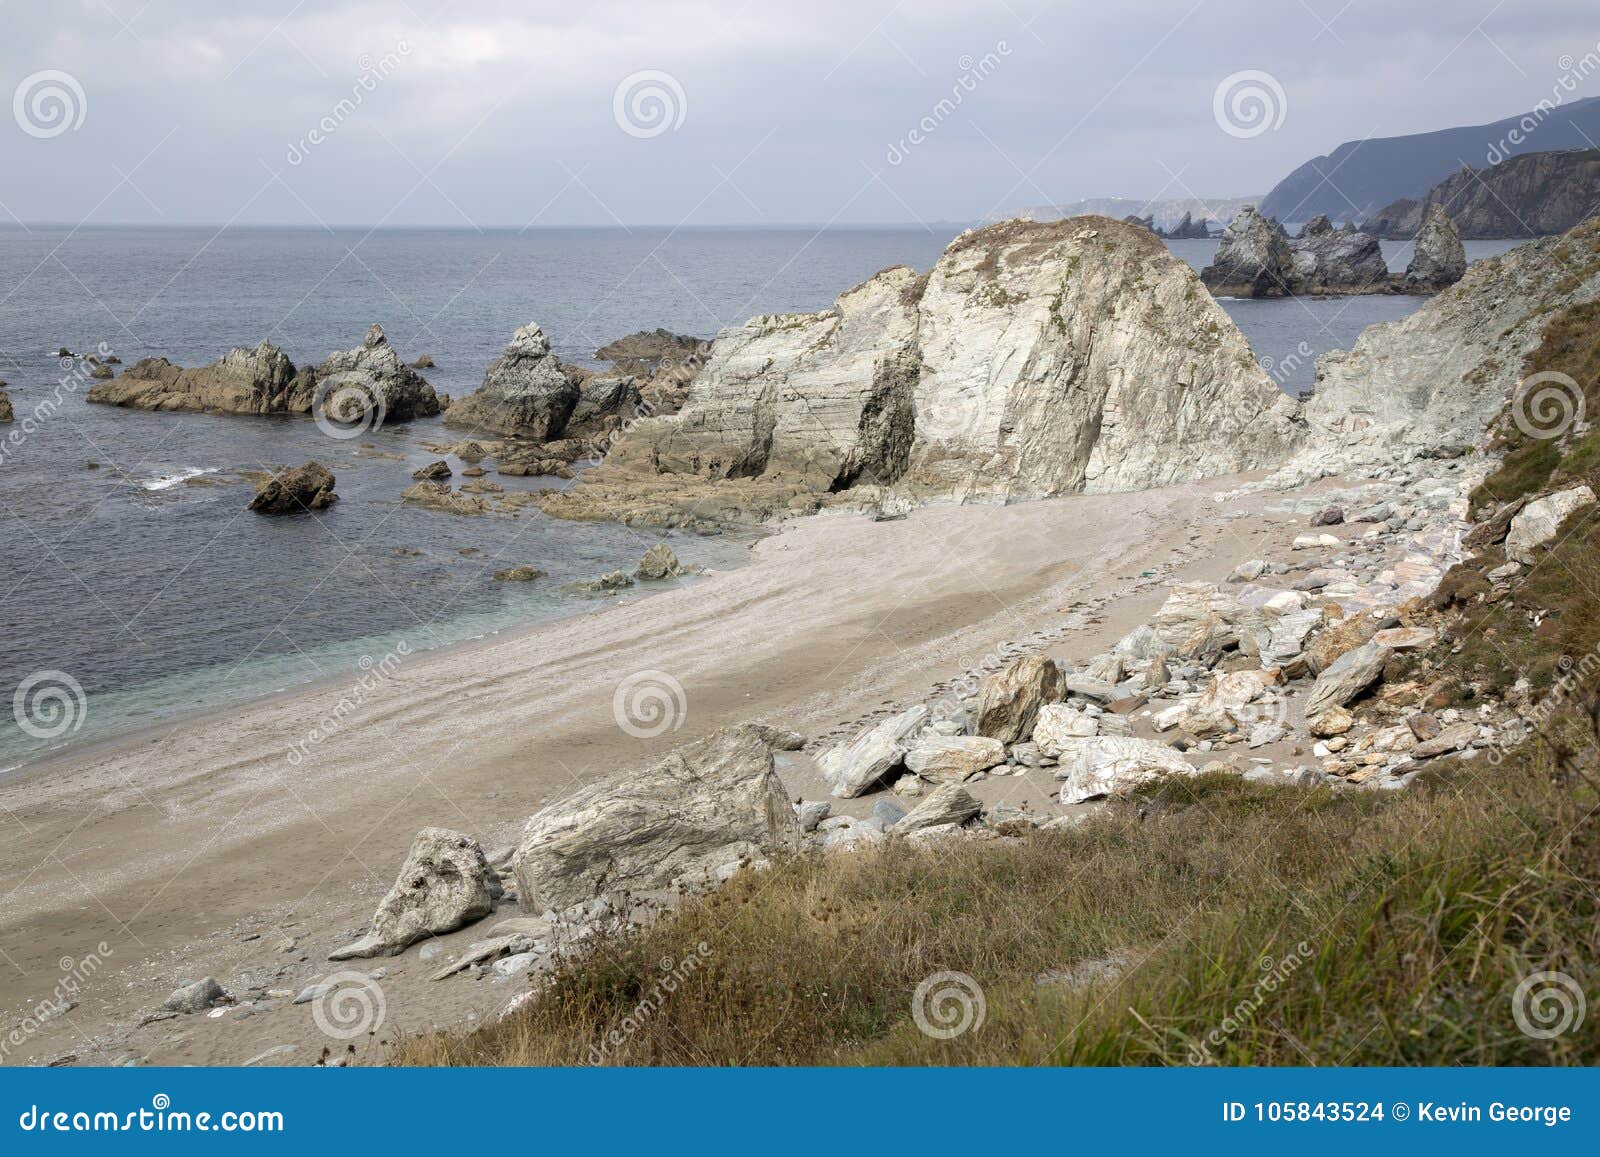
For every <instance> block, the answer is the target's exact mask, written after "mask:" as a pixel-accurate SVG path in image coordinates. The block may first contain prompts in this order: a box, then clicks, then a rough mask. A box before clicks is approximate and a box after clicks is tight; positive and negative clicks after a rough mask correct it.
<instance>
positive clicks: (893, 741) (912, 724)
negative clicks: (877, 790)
mask: <svg viewBox="0 0 1600 1157" xmlns="http://www.w3.org/2000/svg"><path fill="white" fill-rule="evenodd" d="M927 720H928V709H927V708H926V707H924V706H922V704H920V703H919V704H917V705H916V706H915V707H911V708H909V709H907V710H905V711H903V712H901V713H900V714H899V715H894V716H891V717H890V718H888V719H885V720H884V721H883V722H882V723H879V724H876V725H875V726H872V727H868V728H867V729H865V730H864V731H862V732H861V733H860V734H859V735H857V736H856V737H855V738H854V739H853V740H851V741H850V742H849V743H848V744H846V745H845V746H844V747H836V748H834V749H833V750H832V751H826V752H824V753H823V754H822V755H820V756H818V757H817V767H818V768H819V769H820V770H821V771H822V774H823V776H824V778H826V779H827V781H828V785H829V787H830V788H831V789H832V791H833V795H834V798H836V799H849V798H850V797H851V796H857V795H860V794H861V793H862V792H864V791H866V790H867V789H868V788H870V787H872V786H873V785H875V784H877V783H878V782H879V781H881V780H882V779H883V778H884V776H886V775H888V774H889V773H890V772H891V771H893V770H894V769H895V768H897V767H899V766H900V765H901V763H903V762H904V761H905V757H906V749H907V743H906V741H907V740H908V739H909V738H910V737H911V736H912V735H914V734H915V733H916V732H917V731H919V730H921V728H922V725H923V724H924V723H926V722H927Z"/></svg>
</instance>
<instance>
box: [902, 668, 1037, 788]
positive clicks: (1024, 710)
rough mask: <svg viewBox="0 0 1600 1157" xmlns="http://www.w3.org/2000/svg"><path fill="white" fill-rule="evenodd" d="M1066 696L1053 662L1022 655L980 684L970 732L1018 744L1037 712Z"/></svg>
mask: <svg viewBox="0 0 1600 1157" xmlns="http://www.w3.org/2000/svg"><path fill="white" fill-rule="evenodd" d="M1066 694H1067V685H1066V679H1065V677H1064V676H1063V675H1062V673H1061V668H1060V667H1057V666H1056V665H1055V663H1054V661H1052V660H1051V659H1049V658H1047V657H1045V656H1043V655H1024V656H1023V657H1022V658H1020V659H1018V660H1017V661H1016V662H1014V663H1012V664H1011V665H1010V666H1008V667H1005V668H1003V669H1001V670H999V671H996V672H995V673H994V674H993V675H990V676H989V677H988V678H987V679H985V680H984V681H983V687H982V689H981V690H980V691H979V694H978V719H977V724H976V726H975V727H974V730H975V731H976V732H977V733H978V734H979V735H985V736H988V737H989V738H991V739H997V740H999V741H1000V742H1001V743H1017V742H1020V741H1021V740H1024V739H1027V738H1028V737H1029V736H1030V735H1032V734H1033V725H1034V723H1035V722H1036V721H1037V720H1038V718H1039V708H1041V707H1043V706H1044V705H1045V704H1047V703H1059V702H1061V700H1062V699H1064V698H1065V697H1066ZM995 762H997V763H998V762H999V760H996V761H995ZM913 770H915V769H914V768H913Z"/></svg>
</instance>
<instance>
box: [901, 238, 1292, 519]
mask: <svg viewBox="0 0 1600 1157" xmlns="http://www.w3.org/2000/svg"><path fill="white" fill-rule="evenodd" d="M918 336H919V345H920V349H921V354H922V373H921V376H920V377H919V379H918V382H917V388H916V394H915V401H916V442H915V444H914V445H913V448H912V454H911V458H912V462H911V469H910V473H909V477H908V479H907V487H908V488H909V489H911V490H912V491H917V490H926V491H931V492H933V493H936V494H937V493H941V492H942V493H947V494H950V495H952V496H955V497H963V498H979V499H1007V498H1038V497H1044V496H1047V495H1052V494H1063V493H1071V492H1076V491H1115V490H1137V489H1143V488H1145V487H1150V486H1159V485H1163V484H1165V483H1169V482H1177V481H1183V480H1187V479H1192V478H1202V477H1208V476H1212V475H1218V474H1228V473H1233V472H1235V471H1239V470H1249V469H1254V468H1256V467H1261V466H1267V465H1272V464H1275V463H1277V462H1280V461H1282V460H1283V458H1284V457H1285V456H1286V455H1287V454H1288V452H1289V450H1290V448H1291V444H1292V442H1293V439H1294V437H1295V433H1296V428H1295V425H1294V415H1295V411H1296V405H1295V403H1294V402H1293V401H1292V400H1291V399H1290V398H1288V397H1287V396H1285V395H1284V393H1283V392H1282V391H1281V390H1279V389H1278V388H1277V387H1276V386H1275V385H1273V383H1272V381H1271V380H1270V379H1269V378H1268V377H1267V375H1266V374H1265V373H1263V372H1262V370H1261V368H1260V367H1259V366H1258V365H1257V364H1256V361H1255V359H1254V358H1253V357H1252V356H1251V353H1250V347H1249V344H1248V343H1247V342H1246V341H1245V339H1244V335H1242V334H1241V333H1240V332H1239V331H1238V329H1237V328H1236V327H1235V326H1234V324H1233V322H1232V321H1231V320H1230V319H1229V318H1228V316H1227V314H1226V313H1224V312H1223V310H1222V308H1221V307H1220V306H1219V305H1217V304H1216V302H1215V301H1213V300H1212V299H1211V295H1210V294H1209V293H1207V292H1206V291H1205V289H1204V287H1203V286H1201V284H1200V282H1199V279H1198V278H1197V277H1196V276H1195V274H1194V272H1193V271H1192V270H1191V269H1190V268H1189V266H1188V265H1186V264H1185V263H1184V262H1182V261H1180V260H1178V259H1177V258H1175V257H1173V256H1172V255H1171V254H1170V253H1169V252H1168V251H1167V248H1166V246H1164V245H1163V244H1162V243H1161V241H1160V239H1159V238H1157V237H1155V236H1154V235H1152V234H1151V233H1149V231H1148V230H1142V229H1139V228H1136V227H1133V226H1129V225H1126V224H1124V223H1122V222H1117V221H1111V220H1109V219H1106V218H1094V217H1086V218H1073V219H1069V220H1066V221H1062V222H1056V223H1053V224H1050V225H1036V224H1032V223H1023V222H1010V223H1006V224H1002V225H997V226H993V227H991V228H989V229H984V230H981V231H978V232H975V233H967V234H963V235H962V236H961V237H959V238H957V239H956V240H955V242H953V243H952V244H951V246H950V247H949V248H948V249H947V250H945V253H944V256H943V257H942V258H941V259H940V260H939V263H938V264H937V265H936V266H935V267H934V270H933V273H932V275H931V276H930V277H929V279H928V287H927V290H926V292H925V293H924V294H923V296H922V302H921V309H920V324H919V334H918Z"/></svg>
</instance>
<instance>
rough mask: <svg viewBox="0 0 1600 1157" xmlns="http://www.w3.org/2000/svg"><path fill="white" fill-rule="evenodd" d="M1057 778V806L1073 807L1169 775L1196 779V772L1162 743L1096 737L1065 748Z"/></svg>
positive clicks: (1130, 738)
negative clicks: (1072, 805) (1058, 803)
mask: <svg viewBox="0 0 1600 1157" xmlns="http://www.w3.org/2000/svg"><path fill="white" fill-rule="evenodd" d="M1057 774H1058V775H1061V776H1062V778H1063V780H1064V781H1065V782H1063V783H1062V785H1061V802H1062V803H1064V804H1074V803H1082V802H1083V801H1084V800H1089V799H1096V798H1098V797H1100V796H1104V795H1118V794H1120V793H1122V792H1126V791H1132V790H1133V789H1134V788H1136V787H1140V786H1142V785H1143V784H1146V783H1150V782H1151V781H1153V780H1157V779H1164V778H1165V777H1167V776H1169V775H1198V774H1199V769H1198V768H1197V767H1195V766H1194V764H1192V763H1190V762H1189V761H1188V760H1187V759H1185V758H1183V756H1181V755H1179V754H1178V753H1177V752H1176V751H1174V750H1173V749H1172V748H1170V747H1168V746H1167V745H1166V744H1165V743H1158V742H1156V741H1155V740H1153V739H1135V738H1132V737H1130V736H1116V735H1099V736H1096V737H1095V738H1093V739H1077V740H1073V741H1071V742H1070V743H1069V744H1067V745H1066V746H1065V747H1064V749H1063V750H1062V752H1061V767H1060V769H1059V771H1058V772H1057Z"/></svg>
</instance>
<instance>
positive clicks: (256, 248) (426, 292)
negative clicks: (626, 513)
mask: <svg viewBox="0 0 1600 1157" xmlns="http://www.w3.org/2000/svg"><path fill="white" fill-rule="evenodd" d="M954 232H955V229H954V228H953V227H952V229H951V230H950V231H949V233H937V234H935V233H930V232H928V231H926V230H923V229H828V230H824V231H821V232H817V231H814V230H801V229H770V230H748V229H693V230H690V229H683V230H677V231H668V230H662V229H654V230H650V229H635V230H631V231H627V230H622V229H612V230H530V231H527V232H522V233H515V232H487V233H476V232H471V231H454V230H436V231H430V230H382V231H376V232H368V231H363V230H349V231H304V230H275V229H227V230H221V231H218V230H212V229H189V228H183V229H176V228H174V229H137V228H132V229H130V228H117V229H113V228H82V229H78V230H75V231H68V230H65V229H33V230H28V229H23V228H18V227H11V228H8V229H0V379H3V380H5V381H6V382H7V383H8V392H9V394H10V397H11V399H12V402H13V405H14V407H15V409H16V413H17V415H18V418H19V421H18V422H17V423H16V424H15V425H14V426H11V427H0V446H3V455H0V515H3V522H4V531H3V532H0V701H3V700H6V699H11V700H13V702H12V703H11V707H12V710H6V704H5V703H4V702H0V768H3V767H8V766H14V765H16V764H18V763H19V762H23V761H25V760H28V759H31V758H35V757H38V756H40V755H41V754H45V753H48V752H53V751H55V750H56V749H58V748H60V747H62V746H63V745H66V744H70V743H74V742H79V741H82V740H85V739H89V738H91V737H95V736H105V735H108V734H111V733H115V732H118V731H121V730H126V729H128V728H131V727H137V726H141V725H147V724H151V723H156V722H159V721H161V720H163V719H167V718H170V717H173V716H175V715H177V714H180V713H184V712H188V711H193V710H196V709H200V708H205V707H211V706H216V705H218V704H222V703H226V702H229V701H234V700H239V699H243V698H248V697H252V696H255V695H259V694H262V693H265V692H270V691H274V690H277V689H281V688H286V687H292V686H294V685H295V684H299V683H304V682H307V681H311V680H317V679H324V678H340V677H349V678H351V679H352V680H354V679H355V678H358V677H359V676H360V674H361V673H362V672H363V671H364V670H365V669H366V667H367V666H368V665H370V664H372V663H376V662H381V661H382V660H383V658H384V656H386V655H390V654H394V653H396V649H397V648H403V649H404V650H405V651H408V652H410V653H416V652H418V651H422V650H425V649H428V648H432V647H437V646H442V645H446V644H449V643H454V642H460V641H463V640H466V639H471V638H475V637H479V636H483V635H486V634H489V633H492V632H495V631H498V630H502V629H506V628H508V627H512V626H516V625H520V624H525V623H531V622H538V621H542V620H546V619H549V618H552V617H557V616H562V615H570V614H577V613H583V612H585V611H590V610H593V609H595V607H596V600H595V599H594V598H593V597H592V596H584V595H578V594H573V593H570V592H565V591H563V590H561V589H560V587H561V585H562V584H564V583H566V582H568V581H570V580H574V579H579V578H587V577H592V576H593V575H595V574H597V573H600V572H603V571H606V570H611V569H614V568H616V567H619V566H625V567H631V565H632V563H633V562H634V561H635V560H636V559H637V558H638V557H639V555H640V554H642V553H643V551H644V550H645V549H646V548H647V547H649V546H650V545H652V544H653V543H654V542H655V541H657V540H658V538H659V537H661V536H658V535H655V534H649V533H644V532H639V531H633V530H629V529H627V528H623V527H615V526H605V525H593V524H586V523H568V522H562V521H559V520H555V519H549V518H546V517H544V516H543V515H542V514H540V513H539V512H538V511H537V510H535V509H532V508H527V509H524V510H523V511H522V512H521V513H520V514H519V515H518V516H517V517H515V518H509V517H504V518H502V517H490V518H462V517H459V516H454V515H448V514H441V513H437V512H433V511H427V510H419V509H416V508H412V507H407V506H404V505H402V504H401V502H400V499H399V495H400V491H401V490H402V489H403V488H404V487H405V486H406V485H408V484H409V483H410V474H411V471H412V470H414V469H415V468H416V467H417V466H419V465H421V464H423V463H424V462H427V461H431V460H432V459H433V458H435V457H437V455H435V454H432V453H430V452H429V451H427V450H426V449H425V448H424V447H423V445H422V443H423V442H425V441H439V440H447V439H451V440H453V439H452V435H450V434H448V433H447V432H446V431H445V430H444V429H443V428H442V427H441V426H440V424H439V423H438V421H437V419H432V420H426V421H421V422H413V423H409V424H396V425H389V426H386V427H384V428H383V429H381V430H379V431H377V432H375V433H373V434H371V435H369V436H365V437H363V438H362V439H360V440H356V441H339V440H335V439H331V438H329V437H327V436H326V435H324V434H323V433H321V431H320V430H319V429H318V427H317V426H316V425H315V423H312V422H310V421H308V420H305V419H262V418H230V417H219V416H213V415H171V414H147V413H140V412H136V411H129V410H118V409H113V408H108V407H100V406H90V405H87V404H86V403H85V402H84V401H83V394H84V393H85V392H86V390H87V387H88V385H89V384H91V383H89V382H87V381H86V380H84V379H82V378H81V377H80V376H79V375H78V373H75V372H73V370H72V367H71V366H70V365H64V364H63V363H61V362H60V361H59V360H58V357H57V354H56V351H57V350H58V349H59V348H60V347H63V346H64V347H67V348H68V349H71V350H76V351H80V352H82V351H92V350H94V349H96V348H97V347H99V346H100V345H101V344H102V343H104V345H105V346H106V347H108V348H109V349H110V350H111V351H113V352H114V353H115V354H116V355H117V356H118V357H120V358H121V359H122V361H123V362H124V363H126V364H129V365H131V364H132V363H133V362H135V361H137V360H138V359H140V358H143V357H150V356H157V355H159V356H164V357H167V358H169V359H171V360H172V361H174V362H176V363H178V364H180V365H198V364H202V363H205V362H209V361H213V360H215V359H216V358H217V357H218V356H219V355H221V354H222V353H223V352H224V351H226V350H227V349H229V348H231V347H233V346H253V345H255V344H256V343H257V342H260V341H262V340H263V339H267V340H271V341H273V342H275V343H276V344H278V345H280V346H282V347H283V348H284V350H285V351H286V352H287V353H288V354H289V356H290V357H291V358H293V359H294V360H295V361H296V362H297V363H303V362H307V361H312V362H314V361H318V360H321V359H322V358H323V357H325V356H326V355H327V354H328V353H329V352H331V351H333V350H336V349H347V348H350V347H352V346H354V345H357V344H358V343H359V342H360V340H361V337H362V335H363V333H364V332H365V331H366V328H367V327H368V325H370V324H371V323H373V322H375V321H376V322H381V323H382V324H383V326H384V328H385V330H386V331H387V332H388V335H389V338H390V341H391V343H392V344H394V345H395V346H396V348H397V349H398V351H399V352H400V354H401V356H402V357H404V358H405V359H406V360H408V361H409V360H411V359H412V358H414V357H416V356H417V355H420V354H422V353H427V354H429V355H431V356H432V357H433V359H434V360H435V362H436V363H437V368H435V369H433V370H429V371H427V373H426V376H427V378H428V379H429V381H430V382H432V383H433V385H434V386H435V388H436V389H439V390H441V391H444V392H448V393H451V394H454V395H457V396H459V395H461V394H464V393H468V392H470V391H471V390H473V389H474V388H476V386H477V385H478V383H479V381H480V380H481V378H482V374H483V370H484V367H485V366H486V365H487V364H488V362H489V361H490V360H491V359H492V358H493V357H495V356H496V355H497V354H498V353H499V352H500V350H501V349H502V348H503V346H504V345H505V342H506V340H507V339H508V338H509V336H510V334H511V332H512V331H513V330H514V329H516V328H517V327H518V326H520V325H524V324H526V323H527V322H529V321H537V322H539V324H540V325H541V326H543V328H544V330H545V332H546V333H547V334H549V335H550V337H551V340H552V343H553V345H554V347H555V349H556V351H557V352H558V353H559V354H560V356H561V357H562V358H563V359H565V360H568V361H575V362H585V363H591V364H592V362H593V358H592V355H593V353H594V350H595V349H596V348H597V347H598V346H600V345H602V344H604V343H605V342H607V341H610V340H612V339H614V338H617V337H620V336H623V335H625V334H628V333H632V332H634V331H636V330H640V329H654V328H656V327H657V326H660V327H664V328H667V329H670V330H674V331H678V332H684V333H693V334H699V335H703V336H711V335H713V334H715V333H716V331H717V330H718V329H720V328H722V327H724V326H727V325H730V324H736V323H738V322H741V321H743V320H744V319H746V318H747V317H750V316H753V315H756V314H761V313H771V312H779V311H790V310H813V309H821V308H824V307H826V306H827V305H828V304H829V303H831V301H832V300H833V298H834V297H835V296H836V295H837V294H838V293H839V292H840V291H841V290H842V289H844V288H845V287H847V286H850V285H853V284H855V283H857V282H859V281H861V280H863V279H864V278H866V277H867V276H870V275H871V274H872V273H873V272H875V271H877V270H878V269H881V268H883V267H885V266H888V265H893V264H896V263H901V262H904V263H906V264H910V265H913V266H915V267H917V268H919V269H927V268H928V267H929V266H930V265H931V264H932V263H933V262H934V261H935V260H936V259H937V257H938V255H939V253H940V252H941V251H942V250H943V248H944V246H945V244H946V243H947V242H948V240H949V237H950V235H952V234H953V233H954ZM1172 247H1173V249H1174V251H1175V252H1177V253H1178V254H1179V255H1180V256H1182V257H1183V258H1184V259H1185V260H1187V261H1189V262H1190V263H1191V264H1195V265H1196V266H1199V265H1203V264H1205V262H1206V261H1207V260H1209V258H1210V255H1211V252H1212V250H1213V249H1214V248H1215V246H1214V243H1209V242H1194V241H1190V242H1174V243H1173V246H1172ZM1385 248H1386V256H1388V257H1389V259H1390V260H1391V263H1392V264H1395V265H1396V267H1397V268H1401V267H1403V266H1404V264H1405V259H1406V256H1405V254H1404V253H1403V251H1401V247H1399V246H1394V247H1392V248H1391V246H1390V244H1389V243H1385ZM1498 248H1505V246H1503V245H1502V246H1499V247H1498ZM1475 249H1476V252H1475V254H1474V255H1475V256H1481V255H1486V254H1487V253H1489V252H1493V251H1497V249H1496V246H1495V245H1494V244H1493V243H1481V244H1479V245H1477V246H1476V247H1475ZM1418 304H1419V302H1418V301H1417V300H1416V299H1411V298H1403V297H1383V298H1347V299H1342V300H1331V301H1326V302H1319V301H1294V302H1248V301H1226V302H1224V303H1223V305H1224V308H1226V309H1227V310H1228V311H1229V313H1230V314H1232V316H1233V317H1234V318H1235V320H1236V321H1237V322H1238V323H1239V325H1240V327H1241V328H1242V329H1243V330H1244V332H1245V333H1246V335H1247V336H1248V337H1249V338H1250V340H1251V342H1252V345H1253V347H1254V349H1255V351H1256V353H1257V355H1258V356H1259V357H1260V358H1261V359H1262V361H1263V364H1264V365H1266V366H1268V368H1269V371H1270V372H1272V373H1273V375H1274V377H1276V378H1277V380H1278V381H1279V382H1280V384H1281V385H1282V386H1283V387H1284V388H1285V389H1286V390H1289V391H1290V392H1299V391H1300V390H1302V389H1304V388H1305V387H1307V386H1309V385H1310V383H1311V381H1312V371H1313V364H1314V360H1315V357H1316V355H1318V354H1320V353H1322V352H1324V351H1326V350H1328V349H1333V348H1343V347H1347V346H1348V345H1350V344H1351V342H1353V341H1354V339H1355V337H1356V335H1357V334H1359V333H1360V331H1361V330H1362V329H1363V328H1365V327H1366V326H1367V325H1369V324H1372V323H1373V322H1375V321H1384V320H1389V319H1392V318H1395V317H1399V316H1403V315H1404V314H1405V313H1407V312H1409V311H1410V310H1411V309H1414V308H1416V306H1417V305H1418ZM58 396H59V398H60V403H59V407H58V408H57V409H56V410H55V412H54V413H53V414H52V415H51V416H50V417H49V418H48V419H47V420H44V421H41V422H38V423H29V425H32V426H34V427H35V428H33V429H32V430H31V432H27V433H25V434H23V425H24V424H23V422H22V421H21V420H20V419H22V418H23V417H25V416H27V415H30V414H32V413H33V412H34V407H35V406H36V405H37V404H38V403H39V402H40V401H42V400H45V399H54V398H56V397H58ZM18 435H22V436H21V437H20V440H19V438H18ZM311 459H316V460H319V461H322V462H324V463H325V464H327V465H329V466H330V467H331V468H332V469H333V470H334V471H335V472H336V474H337V475H338V494H339V496H340V501H339V502H338V503H337V504H336V505H335V506H334V507H333V508H331V509H330V510H329V511H327V512H325V513H324V514H322V515H320V516H317V517H299V518H287V519H271V518H262V517H259V516H256V515H253V514H249V513H247V512H246V511H245V506H246V504H247V503H248V501H249V498H250V496H251V493H252V486H251V483H250V482H249V480H248V479H247V478H245V477H243V476H242V475H241V474H240V471H245V470H263V469H267V468H269V467H272V466H278V465H295V464H299V463H301V462H305V461H308V460H311ZM91 463H92V464H93V466H91V465H90V464H91ZM491 477H494V476H491ZM495 481H497V482H499V483H500V484H502V485H504V486H505V487H506V488H507V489H517V488H534V487H538V486H541V485H550V484H552V480H539V479H513V478H499V477H495ZM667 537H668V538H669V540H670V541H671V542H672V545H673V547H674V549H676V550H677V552H678V554H679V555H680V557H682V558H683V559H684V561H685V562H688V563H697V564H700V565H703V566H708V567H713V568H717V567H730V566H736V565H738V564H739V562H740V561H741V559H742V558H743V556H744V553H745V551H746V549H747V545H748V543H747V541H745V540H741V539H738V538H734V537H700V536H684V535H669V536H667ZM523 563H529V564H532V565H535V566H538V567H540V568H541V569H543V570H545V571H547V572H549V574H550V577H549V578H547V579H543V580H540V581H538V582H536V583H533V584H505V583H496V582H493V581H492V580H491V578H490V575H491V573H492V571H494V570H496V569H499V568H501V567H505V566H510V565H517V564H523ZM643 593H645V592H643V591H641V590H639V589H637V588H636V589H635V590H634V591H633V592H630V593H629V594H628V595H625V596H623V597H640V596H641V595H642V594H643ZM19 696H20V698H21V702H20V703H19V702H17V697H19ZM23 722H26V723H27V726H26V727H24V726H21V725H20V724H21V723H23ZM310 722H312V721H308V725H309V723H310Z"/></svg>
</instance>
